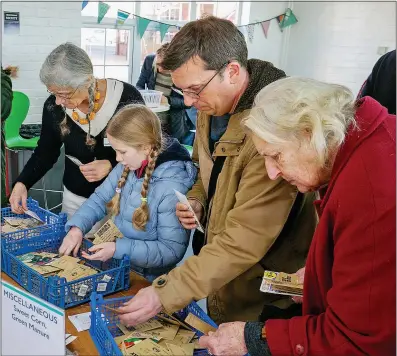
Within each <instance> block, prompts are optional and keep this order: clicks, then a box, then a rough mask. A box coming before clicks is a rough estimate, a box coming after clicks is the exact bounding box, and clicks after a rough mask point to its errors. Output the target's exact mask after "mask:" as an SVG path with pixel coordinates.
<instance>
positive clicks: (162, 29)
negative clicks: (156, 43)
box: [160, 23, 170, 42]
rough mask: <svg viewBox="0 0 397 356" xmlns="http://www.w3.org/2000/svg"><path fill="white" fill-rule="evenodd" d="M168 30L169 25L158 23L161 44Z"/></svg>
mask: <svg viewBox="0 0 397 356" xmlns="http://www.w3.org/2000/svg"><path fill="white" fill-rule="evenodd" d="M169 28H170V25H168V24H166V23H160V38H161V42H163V39H164V36H165V34H166V33H167V31H168V29H169Z"/></svg>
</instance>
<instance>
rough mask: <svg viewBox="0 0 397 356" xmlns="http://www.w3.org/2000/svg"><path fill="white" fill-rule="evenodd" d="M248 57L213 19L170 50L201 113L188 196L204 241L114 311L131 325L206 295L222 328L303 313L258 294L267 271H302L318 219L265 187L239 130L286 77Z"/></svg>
mask: <svg viewBox="0 0 397 356" xmlns="http://www.w3.org/2000/svg"><path fill="white" fill-rule="evenodd" d="M247 57H248V50H247V44H246V42H245V39H244V36H243V34H242V33H241V32H240V31H239V30H238V28H237V27H236V26H235V25H234V24H233V23H232V22H230V21H228V20H224V19H220V18H216V17H213V16H209V17H206V18H204V19H200V20H196V21H192V22H189V23H188V24H186V25H185V26H183V27H182V29H181V30H180V31H179V32H178V33H177V34H176V35H175V37H174V38H173V40H172V42H171V44H170V46H169V48H168V49H167V51H166V54H165V57H164V59H163V62H162V65H163V67H164V69H166V70H170V71H171V75H172V79H173V82H174V83H175V85H177V86H178V87H179V88H182V90H183V94H184V100H185V104H186V105H188V106H190V105H194V106H195V107H196V108H197V109H198V110H199V115H198V119H197V135H196V139H195V142H194V149H193V161H194V162H195V163H196V164H197V165H198V166H199V168H200V170H199V178H198V180H197V182H196V183H195V185H194V186H193V188H192V189H191V190H190V191H189V192H188V194H187V197H188V199H189V202H190V204H191V205H192V208H193V209H194V211H195V213H196V215H197V217H198V218H199V219H200V220H201V223H202V224H203V225H204V229H205V230H206V234H205V238H204V236H199V235H195V236H194V240H193V247H194V252H195V256H191V257H189V258H187V259H186V260H185V261H184V262H183V264H182V265H180V266H179V267H176V268H174V269H173V270H171V271H170V272H169V273H168V274H167V275H163V276H160V277H159V278H157V279H156V280H155V281H154V282H153V284H152V286H150V287H148V288H145V289H142V290H141V291H140V292H138V293H137V295H136V296H135V297H134V298H133V299H132V300H131V301H130V302H129V303H128V305H126V306H124V307H123V308H120V310H119V311H120V313H121V314H120V315H119V316H120V320H121V321H122V322H123V323H125V324H127V325H135V324H137V323H139V322H142V321H144V320H147V319H148V318H150V317H152V316H153V315H155V314H156V313H157V312H158V311H159V310H161V309H162V308H164V309H165V310H167V311H168V312H174V311H176V310H179V309H181V308H183V307H185V306H186V305H188V304H189V303H190V302H191V301H192V300H200V299H202V298H206V297H208V299H207V302H208V303H207V304H208V312H209V315H210V316H211V318H212V319H213V320H214V321H215V322H216V323H218V324H219V323H222V322H226V321H234V320H257V318H258V315H259V313H260V311H261V310H262V308H263V305H264V304H266V306H274V307H278V308H280V309H281V310H282V311H283V314H285V315H296V314H297V315H299V314H300V311H299V310H298V311H296V310H294V311H293V313H290V309H289V307H290V306H291V305H294V304H292V301H291V298H289V297H285V296H279V295H269V294H265V293H262V292H260V290H259V288H260V284H261V280H262V277H263V273H264V270H265V269H271V270H276V271H284V272H289V273H293V272H296V271H297V270H298V269H299V268H302V267H303V266H304V264H305V260H306V256H307V252H308V249H309V245H310V242H311V240H312V237H313V232H314V228H315V225H316V221H317V220H316V213H315V209H314V207H313V204H312V201H313V198H314V197H313V195H310V194H309V195H304V194H302V193H298V191H297V189H296V188H295V187H294V186H292V185H291V184H289V183H288V182H287V181H284V180H282V179H281V178H278V179H277V180H275V181H273V180H271V179H270V177H269V176H268V174H267V172H266V168H265V162H264V160H263V158H262V157H261V156H260V155H259V154H258V152H257V151H256V150H255V146H254V144H253V142H252V140H251V139H250V137H249V136H247V134H246V133H245V132H244V130H243V128H242V126H241V120H242V119H244V118H245V117H247V116H248V115H249V114H250V110H251V108H252V105H253V101H254V98H255V96H256V94H257V93H258V92H259V91H260V90H261V89H262V88H264V87H266V86H267V85H269V84H270V83H272V82H274V81H276V80H278V79H280V78H283V77H285V73H284V72H283V71H282V70H280V69H278V68H275V67H274V66H273V65H272V64H271V63H269V62H265V61H261V60H258V59H250V60H248V58H247ZM177 215H178V217H179V220H180V222H181V224H182V226H184V227H185V228H186V229H188V230H192V229H195V228H196V227H197V226H196V223H195V219H194V217H193V214H192V212H190V211H189V210H188V207H187V206H186V205H185V204H178V206H177ZM205 219H206V221H205ZM196 233H197V231H196ZM294 307H295V305H294Z"/></svg>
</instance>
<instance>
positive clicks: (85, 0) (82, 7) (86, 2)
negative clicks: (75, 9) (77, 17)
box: [81, 0, 88, 10]
mask: <svg viewBox="0 0 397 356" xmlns="http://www.w3.org/2000/svg"><path fill="white" fill-rule="evenodd" d="M87 4H88V0H84V1H83V2H82V3H81V10H84V8H85V7H86V6H87Z"/></svg>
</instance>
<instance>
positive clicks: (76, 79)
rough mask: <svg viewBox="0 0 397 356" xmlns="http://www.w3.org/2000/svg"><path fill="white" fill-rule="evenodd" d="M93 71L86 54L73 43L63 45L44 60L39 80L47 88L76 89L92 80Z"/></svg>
mask: <svg viewBox="0 0 397 356" xmlns="http://www.w3.org/2000/svg"><path fill="white" fill-rule="evenodd" d="M93 73H94V70H93V66H92V63H91V60H90V57H88V54H87V53H86V52H85V51H84V50H82V49H81V48H80V47H78V46H76V45H74V44H73V43H69V42H66V43H63V44H61V45H60V46H58V47H57V48H55V49H54V50H53V51H52V52H51V53H50V54H49V55H48V56H47V58H46V59H45V61H44V63H43V65H42V67H41V70H40V80H41V81H42V83H43V84H44V85H46V86H47V87H48V86H50V85H54V86H57V87H61V88H72V89H77V88H79V87H81V86H83V85H89V84H91V82H92V81H93V79H94V76H93Z"/></svg>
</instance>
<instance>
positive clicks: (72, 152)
mask: <svg viewBox="0 0 397 356" xmlns="http://www.w3.org/2000/svg"><path fill="white" fill-rule="evenodd" d="M40 80H41V81H42V83H43V84H44V85H45V86H46V87H47V90H48V92H49V93H50V96H49V97H48V99H47V100H46V102H45V103H44V108H43V118H42V129H41V135H40V140H39V142H38V145H37V148H36V149H35V150H34V152H33V154H32V156H31V158H30V159H29V161H28V162H27V164H26V165H25V167H24V169H23V171H22V172H21V174H20V175H19V177H18V178H17V180H16V183H15V186H14V189H13V191H12V194H11V197H10V203H11V208H12V210H13V211H14V212H15V213H23V211H24V210H25V209H26V208H27V206H26V199H27V191H28V190H29V188H30V187H32V186H33V185H34V184H35V183H36V182H37V181H38V180H40V179H41V178H42V177H43V176H44V175H45V174H46V173H47V172H48V170H50V169H51V167H52V166H53V165H54V164H55V163H56V161H57V160H58V157H59V155H60V149H61V147H62V145H64V146H65V155H66V158H65V171H64V175H63V184H64V194H63V202H62V210H63V211H64V212H65V213H67V215H68V217H70V216H72V215H73V213H74V212H75V211H76V210H77V209H78V208H79V207H80V206H81V204H83V202H84V201H85V200H86V198H88V197H89V196H90V195H91V194H92V193H93V192H94V190H95V188H96V187H98V186H99V185H100V184H101V183H102V181H103V180H104V178H105V177H106V176H107V175H108V174H109V172H110V171H111V170H112V169H113V167H114V166H115V165H116V164H117V161H116V154H115V152H114V150H113V149H112V147H110V145H109V144H108V143H107V139H106V137H105V132H106V126H107V124H108V122H109V120H110V119H111V118H112V117H113V115H114V114H115V113H116V112H117V111H118V110H120V109H121V108H122V107H124V106H125V105H127V104H131V103H141V104H143V99H142V97H141V95H140V93H139V91H138V90H137V89H136V88H134V87H133V86H132V85H130V84H127V83H123V82H121V81H118V80H115V79H96V78H95V77H94V74H93V66H92V63H91V60H90V58H89V57H88V55H87V53H86V52H84V51H83V50H82V49H81V48H79V47H77V46H75V45H74V44H71V43H65V44H62V45H60V46H58V47H57V48H55V49H54V50H53V51H52V52H51V53H50V54H49V56H48V57H47V58H46V60H45V62H44V64H43V66H42V67H41V70H40ZM98 226H99V225H97V226H96V227H98Z"/></svg>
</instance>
